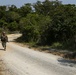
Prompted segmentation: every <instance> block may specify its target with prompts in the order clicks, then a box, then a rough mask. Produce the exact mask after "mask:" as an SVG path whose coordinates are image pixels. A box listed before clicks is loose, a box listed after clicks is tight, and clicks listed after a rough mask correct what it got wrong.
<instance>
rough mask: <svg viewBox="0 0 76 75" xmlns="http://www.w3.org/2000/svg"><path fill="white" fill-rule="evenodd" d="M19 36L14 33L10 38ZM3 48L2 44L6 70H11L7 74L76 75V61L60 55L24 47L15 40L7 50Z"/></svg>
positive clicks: (0, 47) (2, 57) (1, 52)
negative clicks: (65, 58)
mask: <svg viewBox="0 0 76 75" xmlns="http://www.w3.org/2000/svg"><path fill="white" fill-rule="evenodd" d="M17 37H18V36H16V35H14V34H13V35H11V36H9V40H10V41H12V40H13V39H15V38H17ZM2 49H3V48H2V46H1V45H0V55H1V60H2V61H3V63H4V65H5V67H6V68H5V70H8V71H9V72H10V73H9V74H7V73H5V75H76V62H70V61H69V60H64V59H63V58H61V57H59V56H55V55H52V54H48V53H44V52H39V51H35V50H33V49H29V48H27V47H22V46H20V45H18V44H16V43H14V42H9V43H7V50H6V51H4V50H2Z"/></svg>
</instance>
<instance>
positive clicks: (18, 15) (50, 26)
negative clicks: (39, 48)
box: [0, 0, 76, 48]
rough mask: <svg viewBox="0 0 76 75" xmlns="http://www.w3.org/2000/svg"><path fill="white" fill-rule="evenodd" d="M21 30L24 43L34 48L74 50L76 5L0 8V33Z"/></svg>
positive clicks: (58, 3)
mask: <svg viewBox="0 0 76 75" xmlns="http://www.w3.org/2000/svg"><path fill="white" fill-rule="evenodd" d="M1 30H7V31H9V32H13V31H20V32H21V33H22V40H23V41H24V42H34V43H35V44H36V45H52V44H53V43H55V42H59V43H61V44H62V45H65V46H67V47H68V46H69V47H72V48H76V5H75V4H62V2H61V1H58V0H55V1H50V0H45V1H43V2H41V1H37V2H36V3H34V4H31V3H27V4H24V5H23V6H21V7H20V8H17V7H16V6H15V5H11V6H0V31H1Z"/></svg>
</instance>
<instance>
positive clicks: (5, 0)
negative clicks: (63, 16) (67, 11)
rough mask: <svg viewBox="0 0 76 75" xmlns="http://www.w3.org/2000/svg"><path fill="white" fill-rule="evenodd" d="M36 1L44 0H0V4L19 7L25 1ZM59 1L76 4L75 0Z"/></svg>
mask: <svg viewBox="0 0 76 75" xmlns="http://www.w3.org/2000/svg"><path fill="white" fill-rule="evenodd" d="M37 1H45V0H0V6H2V5H6V6H7V5H15V6H17V7H21V6H22V5H24V4H26V3H36V2H37ZM50 1H51V0H50ZM59 1H62V3H63V4H75V5H76V0H59Z"/></svg>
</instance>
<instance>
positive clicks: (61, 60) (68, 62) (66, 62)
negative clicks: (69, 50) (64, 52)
mask: <svg viewBox="0 0 76 75" xmlns="http://www.w3.org/2000/svg"><path fill="white" fill-rule="evenodd" d="M58 62H59V63H60V64H61V65H64V66H70V67H76V61H75V60H69V59H64V58H59V59H58Z"/></svg>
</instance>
